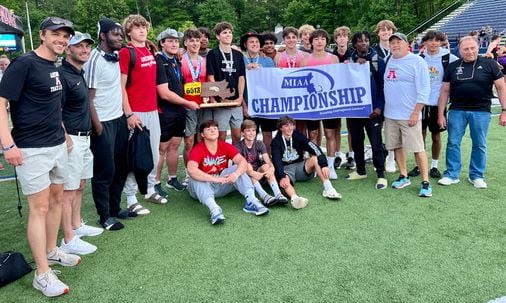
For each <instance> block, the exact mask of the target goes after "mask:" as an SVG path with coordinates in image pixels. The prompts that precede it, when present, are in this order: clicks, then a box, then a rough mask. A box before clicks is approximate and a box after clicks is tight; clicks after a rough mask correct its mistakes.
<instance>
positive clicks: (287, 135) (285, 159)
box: [271, 116, 341, 209]
mask: <svg viewBox="0 0 506 303" xmlns="http://www.w3.org/2000/svg"><path fill="white" fill-rule="evenodd" d="M294 128H295V120H293V119H292V118H291V117H289V116H284V117H282V118H280V119H279V120H278V130H279V131H278V133H277V134H276V137H274V139H273V140H272V144H271V152H272V162H273V163H274V168H275V170H276V178H277V179H278V181H279V185H280V186H281V188H283V189H284V190H285V192H286V194H287V195H288V196H290V198H291V204H292V207H293V208H296V209H299V208H304V207H306V206H307V203H308V199H306V198H303V197H299V196H297V194H296V193H295V188H294V187H293V183H295V181H307V180H311V179H313V178H314V176H315V173H316V174H317V175H318V177H319V178H320V180H321V181H322V182H323V196H324V197H325V198H329V199H340V198H341V194H340V193H338V192H337V191H336V190H335V188H334V187H333V186H332V183H330V180H329V176H330V170H329V168H328V164H327V158H326V157H325V155H324V154H323V152H322V150H321V149H320V147H319V146H317V145H316V144H314V143H313V142H311V141H309V139H308V138H307V137H306V136H304V135H303V134H301V133H300V132H298V131H296V130H295V129H294ZM306 151H307V152H308V153H309V154H310V155H311V156H310V157H309V159H307V160H305V159H304V152H306Z"/></svg>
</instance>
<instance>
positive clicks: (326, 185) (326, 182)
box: [323, 180, 334, 190]
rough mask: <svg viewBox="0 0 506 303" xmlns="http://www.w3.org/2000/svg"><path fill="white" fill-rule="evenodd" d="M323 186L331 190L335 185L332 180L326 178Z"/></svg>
mask: <svg viewBox="0 0 506 303" xmlns="http://www.w3.org/2000/svg"><path fill="white" fill-rule="evenodd" d="M323 188H325V190H331V189H332V188H334V187H333V186H332V183H330V180H325V181H323Z"/></svg>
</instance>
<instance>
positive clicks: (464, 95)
mask: <svg viewBox="0 0 506 303" xmlns="http://www.w3.org/2000/svg"><path fill="white" fill-rule="evenodd" d="M459 49H460V53H461V55H462V59H460V60H457V61H455V62H452V63H450V65H448V67H447V68H446V70H445V73H444V77H443V86H442V87H441V94H440V96H439V100H438V123H439V126H440V127H447V129H448V144H447V146H446V171H445V172H444V175H443V178H441V179H440V180H439V181H438V183H439V184H441V185H451V184H455V183H458V182H460V180H459V176H460V170H461V167H462V162H461V153H460V144H461V142H462V137H463V136H464V134H465V132H466V128H467V125H468V124H469V131H470V133H471V140H472V151H471V160H470V165H469V178H468V180H469V182H471V184H473V185H474V187H475V188H480V189H485V188H487V183H485V180H484V172H485V168H486V164H487V135H488V128H489V124H490V119H491V117H490V116H491V115H490V106H491V103H492V102H491V99H492V96H493V95H492V85H495V86H496V88H497V93H498V95H499V102H500V103H501V106H502V112H501V114H500V117H499V124H500V125H501V126H506V84H505V83H504V81H503V79H502V73H501V70H500V69H499V67H498V66H497V63H496V62H495V61H494V60H493V59H490V58H483V57H478V49H479V47H478V41H477V40H476V39H475V38H473V37H470V36H466V37H464V38H462V39H461V40H460V43H459ZM448 97H450V109H449V111H448V123H447V121H446V118H445V116H444V110H445V108H446V104H447V102H448Z"/></svg>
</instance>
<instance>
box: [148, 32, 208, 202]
mask: <svg viewBox="0 0 506 303" xmlns="http://www.w3.org/2000/svg"><path fill="white" fill-rule="evenodd" d="M180 36H181V34H180V33H178V32H177V31H176V30H174V29H172V28H167V29H166V30H164V31H163V32H161V33H160V34H159V35H158V37H157V40H158V45H159V46H160V48H161V51H160V53H158V54H157V55H156V56H155V59H156V66H157V68H156V90H157V92H158V116H159V119H160V129H161V136H160V149H159V151H160V159H159V160H158V167H157V172H156V182H157V185H156V186H155V189H157V191H158V192H159V193H164V194H165V195H166V193H165V192H164V191H163V189H162V187H161V183H160V178H161V175H162V169H163V164H164V162H167V171H168V180H167V186H168V187H169V188H173V189H175V190H176V191H182V190H184V189H185V187H184V186H183V185H181V183H179V181H178V180H177V163H178V161H179V157H178V155H179V151H178V150H179V145H180V144H181V139H182V138H183V136H184V129H185V124H186V108H188V109H190V110H196V109H198V108H199V105H198V104H197V103H195V102H191V101H188V100H186V99H184V98H183V76H182V72H181V63H180V62H179V60H177V58H176V55H177V52H178V50H179V37H180Z"/></svg>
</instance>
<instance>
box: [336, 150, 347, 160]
mask: <svg viewBox="0 0 506 303" xmlns="http://www.w3.org/2000/svg"><path fill="white" fill-rule="evenodd" d="M336 157H339V158H341V159H342V158H345V157H344V155H343V153H342V152H341V151H336Z"/></svg>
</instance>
